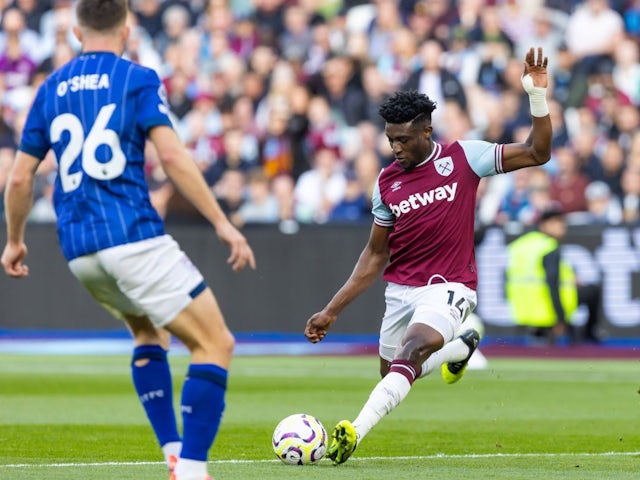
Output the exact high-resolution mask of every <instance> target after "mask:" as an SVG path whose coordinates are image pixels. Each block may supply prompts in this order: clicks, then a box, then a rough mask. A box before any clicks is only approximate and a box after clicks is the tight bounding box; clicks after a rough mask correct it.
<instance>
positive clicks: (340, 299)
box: [304, 223, 392, 343]
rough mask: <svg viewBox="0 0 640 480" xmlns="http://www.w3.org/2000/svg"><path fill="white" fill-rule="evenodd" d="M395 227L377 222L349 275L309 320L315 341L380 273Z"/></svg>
mask: <svg viewBox="0 0 640 480" xmlns="http://www.w3.org/2000/svg"><path fill="white" fill-rule="evenodd" d="M391 231H392V228H388V227H380V226H378V225H376V224H375V223H374V224H373V226H372V227H371V233H370V235H369V241H368V242H367V245H366V246H365V247H364V249H363V250H362V253H361V254H360V258H358V262H357V263H356V265H355V267H354V269H353V272H352V273H351V276H350V277H349V279H348V280H347V281H346V282H345V284H344V285H343V286H342V287H341V288H340V290H338V292H337V293H336V294H335V295H334V296H333V298H332V299H331V300H330V301H329V303H328V304H327V306H326V307H324V309H322V311H320V312H318V313H316V314H314V315H312V316H311V318H309V320H307V325H306V328H305V331H304V334H305V336H306V337H307V339H308V340H309V341H310V342H311V343H317V342H319V341H321V340H322V339H323V338H324V337H325V336H326V335H327V332H328V330H329V329H330V328H331V326H332V325H333V323H334V322H335V321H336V320H337V318H338V315H339V314H340V312H342V310H344V308H345V307H346V306H347V305H349V304H350V303H351V302H352V301H353V300H354V299H355V298H356V297H357V296H358V295H360V294H361V293H362V292H364V291H365V290H367V289H368V288H369V287H370V286H371V285H372V284H373V282H374V281H375V280H376V279H377V278H378V276H380V274H381V273H382V271H383V270H384V267H385V265H386V264H387V262H388V260H389V244H388V239H389V234H390V233H391Z"/></svg>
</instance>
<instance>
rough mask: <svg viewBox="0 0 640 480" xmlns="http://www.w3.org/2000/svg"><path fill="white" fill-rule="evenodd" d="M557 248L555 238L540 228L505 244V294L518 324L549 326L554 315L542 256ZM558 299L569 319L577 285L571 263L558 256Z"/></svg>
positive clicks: (572, 311)
mask: <svg viewBox="0 0 640 480" xmlns="http://www.w3.org/2000/svg"><path fill="white" fill-rule="evenodd" d="M556 248H558V241H557V240H556V239H554V238H553V237H550V236H549V235H545V234H544V233H541V232H530V233H527V234H525V235H523V236H522V237H520V238H518V239H517V240H515V241H513V242H512V243H511V244H510V245H509V247H508V250H509V264H508V267H507V278H506V294H507V300H508V301H509V304H510V306H511V315H512V318H513V320H514V322H515V323H516V324H518V325H528V326H532V327H552V326H553V325H555V324H556V322H557V315H556V312H555V309H554V308H553V302H552V301H551V293H550V292H549V285H548V283H547V281H546V276H545V271H544V266H543V264H542V259H543V257H544V256H545V255H547V254H548V253H549V252H552V251H553V250H555V249H556ZM559 281H560V285H559V289H560V303H561V304H562V306H563V308H564V313H565V319H566V320H567V321H568V322H570V321H571V317H572V316H573V314H574V312H575V311H576V309H577V308H578V288H577V285H576V276H575V273H574V271H573V267H571V265H570V264H568V263H567V262H565V261H563V260H562V259H561V260H560V279H559Z"/></svg>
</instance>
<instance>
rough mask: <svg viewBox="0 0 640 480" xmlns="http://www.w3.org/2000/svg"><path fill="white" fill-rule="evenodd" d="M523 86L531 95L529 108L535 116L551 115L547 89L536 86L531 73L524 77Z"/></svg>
mask: <svg viewBox="0 0 640 480" xmlns="http://www.w3.org/2000/svg"><path fill="white" fill-rule="evenodd" d="M521 80H522V86H523V88H524V91H525V92H527V94H528V95H529V109H530V110H531V115H532V116H534V117H546V116H547V115H549V105H547V89H546V88H544V87H534V86H533V79H532V78H531V75H524V76H523V77H522V79H521Z"/></svg>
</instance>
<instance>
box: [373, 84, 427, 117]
mask: <svg viewBox="0 0 640 480" xmlns="http://www.w3.org/2000/svg"><path fill="white" fill-rule="evenodd" d="M435 109H436V104H435V102H434V101H433V100H431V99H430V98H429V97H427V96H426V95H425V94H424V93H420V92H418V91H416V90H407V91H399V92H395V93H394V94H393V95H391V96H390V97H389V98H387V99H386V100H385V101H384V102H382V104H381V105H380V108H378V113H379V114H380V116H381V117H382V118H383V119H384V121H385V122H387V123H407V122H409V121H411V120H413V121H427V122H429V123H430V122H431V112H433V111H434V110H435Z"/></svg>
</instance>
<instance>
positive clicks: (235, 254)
mask: <svg viewBox="0 0 640 480" xmlns="http://www.w3.org/2000/svg"><path fill="white" fill-rule="evenodd" d="M127 11H128V10H127V0H79V1H78V3H77V6H76V14H77V21H78V25H77V26H76V27H74V32H75V34H76V36H77V37H78V39H79V40H80V42H81V43H82V53H81V54H80V55H79V56H78V57H77V58H75V59H73V60H72V61H71V62H69V63H68V64H67V65H65V66H63V67H62V68H60V69H59V70H57V71H55V72H53V73H52V74H51V75H50V76H49V77H48V78H47V79H46V81H45V82H44V83H43V84H42V86H41V87H40V88H39V89H38V92H37V94H36V97H35V100H34V102H33V105H32V107H31V110H30V112H29V114H28V118H27V120H26V124H25V127H24V130H23V133H22V140H21V143H20V147H19V151H18V153H17V155H16V159H15V162H14V165H13V167H12V170H11V172H10V175H9V180H8V182H7V188H6V197H5V199H6V216H7V244H6V246H5V248H4V252H3V254H2V259H1V261H2V265H3V267H4V269H5V271H6V273H7V274H8V275H9V276H11V277H17V278H20V277H25V276H26V275H28V272H29V270H28V267H27V265H25V264H24V263H23V262H24V259H25V257H26V255H27V247H26V246H25V243H24V234H25V222H26V217H27V214H28V212H29V209H30V208H31V205H32V202H33V195H32V187H33V181H34V174H35V171H36V168H37V167H38V164H39V162H40V161H41V160H42V159H43V158H44V157H45V154H46V153H47V151H48V150H49V149H53V152H54V153H55V156H56V158H57V161H58V176H57V179H56V183H55V190H54V204H55V209H56V213H57V216H58V235H59V242H60V245H61V247H62V251H63V253H64V255H65V257H66V259H67V260H68V262H69V268H70V270H71V271H72V272H73V274H74V275H75V276H76V277H77V278H78V279H79V281H80V282H81V283H82V284H83V285H84V286H85V287H86V288H87V290H88V291H89V292H90V293H91V294H92V295H93V296H94V297H95V298H96V299H97V301H98V302H100V303H101V304H102V305H103V306H104V307H105V308H106V309H108V310H109V311H110V312H111V313H112V314H113V315H114V316H116V317H118V318H121V319H123V320H124V321H125V322H126V324H127V326H128V327H129V329H130V330H131V333H132V335H133V337H134V346H135V347H134V351H133V358H132V362H131V368H132V376H133V383H134V385H135V389H136V391H137V393H138V395H139V398H140V401H141V403H142V405H143V407H144V409H145V411H146V414H147V416H148V418H149V421H150V423H151V425H152V427H153V430H154V432H155V434H156V437H157V439H158V442H159V443H160V445H161V447H162V450H163V452H164V455H165V459H166V461H167V464H168V466H169V470H170V472H171V473H170V475H171V478H172V479H175V480H205V479H208V478H209V477H208V473H207V458H208V452H209V449H210V447H211V445H212V444H213V440H214V438H215V436H216V434H217V431H218V427H219V425H220V420H221V417H222V413H223V410H224V405H225V404H224V397H225V391H226V385H227V370H228V368H229V364H230V361H231V356H232V352H233V347H234V338H233V335H232V334H231V332H230V331H229V329H228V328H227V326H226V324H225V321H224V318H223V316H222V314H221V312H220V309H219V307H218V304H217V302H216V299H215V297H214V295H213V293H212V291H211V290H210V288H209V287H207V285H206V284H205V282H204V279H203V277H202V275H201V274H200V272H199V271H198V269H197V268H196V267H195V266H194V265H193V264H192V263H191V261H190V260H189V258H188V257H187V256H186V255H185V253H184V252H183V251H181V250H180V248H179V246H178V244H177V243H176V242H175V241H174V240H173V239H172V238H171V237H170V236H169V235H167V234H165V231H164V227H163V222H162V220H161V218H160V217H159V216H158V214H157V213H156V211H155V210H154V208H153V207H152V205H151V202H150V199H149V193H148V187H147V184H146V182H145V178H144V170H143V167H144V148H145V142H146V140H147V139H150V140H151V142H153V143H154V144H155V147H156V149H157V151H158V155H159V157H160V160H161V162H162V165H163V167H164V169H165V171H166V173H167V175H168V176H169V178H170V179H171V180H172V182H173V183H174V184H175V185H176V187H177V188H178V189H179V190H181V192H182V193H183V195H184V196H185V197H186V198H187V199H189V200H190V201H191V202H192V203H193V204H194V205H195V206H196V207H197V208H198V210H199V211H200V212H201V213H202V214H203V215H204V217H205V218H207V219H208V220H209V222H210V223H211V224H212V226H213V227H214V229H215V231H216V233H217V235H218V237H219V238H220V239H221V240H222V241H223V242H224V243H226V244H227V245H228V247H229V248H230V251H231V254H230V256H229V258H228V262H229V263H230V264H231V267H232V269H233V270H240V269H243V268H245V267H246V266H249V267H251V268H255V259H254V255H253V251H252V250H251V248H250V246H249V244H248V243H247V241H246V239H245V238H244V236H243V235H242V234H241V233H240V232H239V231H238V230H237V229H236V228H234V227H233V226H232V225H231V223H230V222H229V221H228V219H227V218H226V216H225V215H224V213H223V212H222V210H221V209H220V207H219V205H218V203H217V202H216V200H215V197H213V195H212V194H211V192H210V191H209V188H208V187H207V184H206V182H205V181H204V179H203V177H202V175H201V174H200V171H199V170H198V168H197V166H196V165H195V163H194V162H193V161H192V160H191V158H190V157H189V156H188V154H187V152H186V150H185V148H184V147H183V145H182V144H181V143H180V141H179V139H178V137H177V135H176V133H175V131H174V130H173V128H172V125H171V121H170V119H169V116H168V108H167V105H166V103H165V101H164V97H163V93H162V88H161V83H160V79H159V78H158V76H157V74H156V73H155V72H153V71H152V70H149V69H147V68H143V67H141V66H139V65H136V64H134V63H132V62H129V61H127V60H124V59H122V58H121V57H120V55H121V54H122V52H123V50H124V45H125V41H126V39H127V35H128V32H129V29H128V27H127V25H126V17H127ZM167 332H170V334H173V335H175V336H176V337H177V338H178V339H180V340H181V341H182V342H183V343H184V344H185V346H186V347H187V348H188V349H189V351H190V353H191V364H190V365H189V367H188V371H187V375H186V380H185V382H184V385H183V388H182V398H181V411H182V419H183V431H182V436H180V435H179V434H178V429H177V424H176V416H175V413H174V408H173V397H172V385H171V375H170V371H169V364H168V362H167V349H168V347H169V339H170V334H169V333H167Z"/></svg>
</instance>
